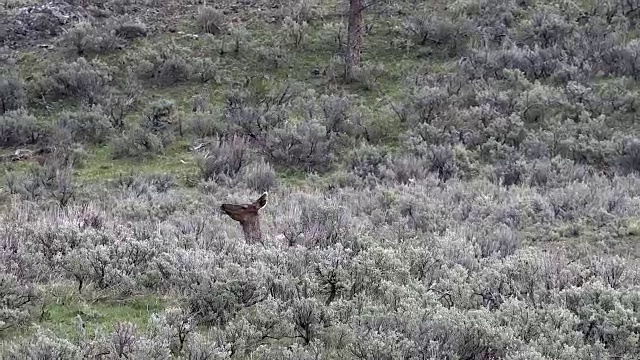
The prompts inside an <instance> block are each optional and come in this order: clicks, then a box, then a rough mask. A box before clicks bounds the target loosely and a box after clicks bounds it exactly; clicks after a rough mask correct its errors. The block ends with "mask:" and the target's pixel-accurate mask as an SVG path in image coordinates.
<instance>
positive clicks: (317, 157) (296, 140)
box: [265, 120, 336, 172]
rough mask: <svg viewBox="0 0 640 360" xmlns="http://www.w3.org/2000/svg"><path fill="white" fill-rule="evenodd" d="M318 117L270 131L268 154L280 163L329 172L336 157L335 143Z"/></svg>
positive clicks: (266, 152) (271, 158) (272, 160)
mask: <svg viewBox="0 0 640 360" xmlns="http://www.w3.org/2000/svg"><path fill="white" fill-rule="evenodd" d="M327 135H329V134H328V130H327V128H326V127H325V126H324V125H323V124H322V123H321V122H320V121H318V120H312V121H303V122H301V123H298V124H297V125H286V126H285V127H284V128H277V129H275V130H273V131H272V132H270V133H269V134H267V139H266V144H265V154H266V155H267V156H269V159H270V160H271V162H273V163H274V164H276V165H283V166H287V167H293V168H298V169H301V170H304V171H321V172H324V171H328V170H329V169H330V168H331V167H332V165H333V163H334V159H335V157H336V152H335V151H336V150H334V149H333V145H334V144H335V143H334V141H332V139H331V138H329V139H327V138H328V136H327Z"/></svg>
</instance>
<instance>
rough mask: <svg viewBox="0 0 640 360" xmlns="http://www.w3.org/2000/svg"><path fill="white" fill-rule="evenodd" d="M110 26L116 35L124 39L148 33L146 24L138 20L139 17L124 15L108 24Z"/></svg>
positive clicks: (143, 35) (131, 38)
mask: <svg viewBox="0 0 640 360" xmlns="http://www.w3.org/2000/svg"><path fill="white" fill-rule="evenodd" d="M110 27H111V28H113V31H114V33H115V35H116V36H117V37H119V38H123V39H126V40H133V39H136V38H139V37H145V36H147V34H148V33H149V29H148V28H147V25H145V24H144V23H143V22H142V21H140V19H138V18H133V17H131V16H130V15H124V16H122V17H119V18H117V19H115V21H114V23H112V24H110Z"/></svg>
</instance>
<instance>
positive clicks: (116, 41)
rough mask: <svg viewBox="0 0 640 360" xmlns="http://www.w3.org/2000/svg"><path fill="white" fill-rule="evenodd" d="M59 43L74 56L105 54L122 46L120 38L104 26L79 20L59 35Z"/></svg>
mask: <svg viewBox="0 0 640 360" xmlns="http://www.w3.org/2000/svg"><path fill="white" fill-rule="evenodd" d="M59 43H60V45H61V46H62V47H65V48H67V49H68V50H69V51H71V52H72V53H73V54H74V55H76V56H82V57H84V56H90V55H93V54H106V53H109V52H111V51H114V50H116V49H118V48H120V47H122V46H123V44H124V42H123V40H122V38H120V37H118V36H117V35H116V34H114V33H112V32H111V31H109V29H105V28H96V27H95V26H94V25H93V24H92V23H91V22H89V21H81V22H79V23H77V24H74V26H73V27H72V28H70V29H65V30H64V31H63V33H62V35H60V40H59Z"/></svg>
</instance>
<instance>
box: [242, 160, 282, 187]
mask: <svg viewBox="0 0 640 360" xmlns="http://www.w3.org/2000/svg"><path fill="white" fill-rule="evenodd" d="M240 178H241V179H242V182H244V183H245V184H246V185H247V187H248V188H249V189H251V190H254V191H258V192H265V191H268V190H271V189H272V188H273V187H275V186H276V185H277V182H278V177H277V175H276V172H275V170H274V169H273V167H272V166H271V164H269V163H268V162H265V161H264V160H263V159H260V160H258V161H253V162H251V163H249V164H248V165H246V166H244V167H243V170H242V174H241V175H240Z"/></svg>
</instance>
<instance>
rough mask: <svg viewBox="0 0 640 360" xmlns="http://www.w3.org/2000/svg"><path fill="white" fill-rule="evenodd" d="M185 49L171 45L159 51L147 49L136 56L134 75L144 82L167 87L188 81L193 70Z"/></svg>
mask: <svg viewBox="0 0 640 360" xmlns="http://www.w3.org/2000/svg"><path fill="white" fill-rule="evenodd" d="M186 54H187V52H186V51H185V49H183V48H181V47H178V46H175V45H169V46H164V47H161V48H160V49H159V50H156V49H150V48H145V49H142V50H140V51H139V53H137V54H136V55H135V60H132V63H135V64H136V65H133V66H132V67H131V71H132V73H134V74H136V76H138V78H140V79H143V80H151V81H154V82H157V83H158V84H160V85H163V86H167V85H173V84H176V83H180V82H185V81H188V80H189V78H190V76H191V74H192V72H193V69H192V65H191V64H190V63H189V62H188V60H189V58H188V56H187V55H186Z"/></svg>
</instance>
